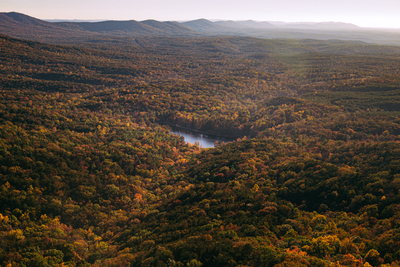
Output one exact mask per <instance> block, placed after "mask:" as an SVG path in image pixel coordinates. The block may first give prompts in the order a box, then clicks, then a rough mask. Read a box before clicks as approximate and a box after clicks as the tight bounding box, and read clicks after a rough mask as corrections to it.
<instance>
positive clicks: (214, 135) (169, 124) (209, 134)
mask: <svg viewBox="0 0 400 267" xmlns="http://www.w3.org/2000/svg"><path fill="white" fill-rule="evenodd" d="M161 125H168V126H170V127H175V128H179V129H183V130H187V131H190V132H194V133H198V134H204V135H206V136H209V137H213V138H226V139H232V140H231V141H233V140H236V139H238V138H240V136H239V137H238V136H232V135H223V134H214V133H209V132H204V131H200V130H196V129H192V128H188V127H184V126H179V125H177V124H172V123H167V122H165V123H163V124H161Z"/></svg>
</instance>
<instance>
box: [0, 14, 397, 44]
mask: <svg viewBox="0 0 400 267" xmlns="http://www.w3.org/2000/svg"><path fill="white" fill-rule="evenodd" d="M0 33H1V34H5V35H9V36H12V37H16V38H22V39H28V40H34V41H41V42H48V43H72V42H85V41H90V40H92V41H93V40H96V41H99V40H100V39H102V38H103V39H104V38H108V39H110V38H117V37H139V36H164V37H167V36H169V37H194V36H249V37H256V38H264V39H265V38H266V39H276V38H285V39H287V38H289V39H317V40H332V39H338V40H351V41H362V42H367V43H375V44H390V45H400V32H396V31H393V30H391V31H388V30H378V29H367V28H362V27H359V26H357V25H354V24H350V23H343V22H319V23H315V22H301V23H286V22H277V21H271V22H267V21H261V22H259V21H254V20H247V21H232V20H229V21H210V20H206V19H197V20H192V21H186V22H171V21H167V22H160V21H156V20H146V21H135V20H129V21H98V22H89V21H85V22H74V21H64V22H63V21H59V22H49V21H44V20H40V19H36V18H33V17H30V16H27V15H24V14H20V13H16V12H10V13H0Z"/></svg>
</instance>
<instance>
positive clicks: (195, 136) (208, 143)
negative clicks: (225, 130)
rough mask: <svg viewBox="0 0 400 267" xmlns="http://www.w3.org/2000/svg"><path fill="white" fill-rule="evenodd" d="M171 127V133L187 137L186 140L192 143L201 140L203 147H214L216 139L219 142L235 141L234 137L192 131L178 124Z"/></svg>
mask: <svg viewBox="0 0 400 267" xmlns="http://www.w3.org/2000/svg"><path fill="white" fill-rule="evenodd" d="M170 127H171V129H172V131H171V133H173V134H178V135H180V136H183V137H184V138H185V142H188V143H191V144H194V143H196V142H199V143H200V146H202V147H203V148H209V147H214V142H215V141H218V142H231V141H233V138H232V139H230V138H225V137H221V136H215V135H206V134H201V133H197V132H194V131H191V130H189V129H183V128H180V127H176V126H170Z"/></svg>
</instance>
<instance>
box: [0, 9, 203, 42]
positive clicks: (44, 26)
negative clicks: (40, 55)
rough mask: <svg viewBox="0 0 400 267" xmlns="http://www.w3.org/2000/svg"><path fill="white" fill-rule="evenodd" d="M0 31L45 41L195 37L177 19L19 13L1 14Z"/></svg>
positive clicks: (191, 31)
mask: <svg viewBox="0 0 400 267" xmlns="http://www.w3.org/2000/svg"><path fill="white" fill-rule="evenodd" d="M0 33H2V34H6V35H9V36H12V37H17V38H25V39H31V40H39V41H47V40H48V39H51V38H54V37H55V36H57V37H59V38H64V39H65V38H68V37H75V38H76V37H83V36H85V37H96V36H102V35H111V36H125V37H135V36H196V35H198V33H197V32H195V31H193V30H192V29H190V28H188V27H186V26H184V25H182V24H180V23H176V22H159V21H155V20H147V21H143V22H138V21H135V20H129V21H101V22H47V21H44V20H39V19H36V18H33V17H30V16H27V15H24V14H21V13H16V12H10V13H0Z"/></svg>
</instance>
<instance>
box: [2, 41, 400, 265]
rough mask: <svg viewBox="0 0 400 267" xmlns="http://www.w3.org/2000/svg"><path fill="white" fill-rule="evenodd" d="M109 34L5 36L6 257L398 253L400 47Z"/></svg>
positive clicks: (87, 259)
mask: <svg viewBox="0 0 400 267" xmlns="http://www.w3.org/2000/svg"><path fill="white" fill-rule="evenodd" d="M115 40H116V41H115V44H113V42H112V40H110V39H106V40H102V41H101V42H98V43H94V42H88V43H79V44H75V45H50V44H45V43H37V42H33V41H25V40H19V39H13V38H11V37H8V36H5V35H0V264H1V266H3V267H9V266H277V267H280V266H282V267H283V266H399V265H400V196H399V193H400V117H399V115H400V72H399V69H398V66H399V64H400V48H399V47H396V46H379V45H368V44H365V43H356V42H344V41H337V40H333V41H317V40H284V39H282V40H261V39H256V38H248V37H191V38H169V37H157V38H156V37H140V38H135V39H126V40H125V41H124V42H120V40H121V39H119V38H116V39H115ZM170 124H173V125H179V126H182V127H187V128H191V129H194V130H199V131H203V132H206V133H209V134H217V135H221V136H229V137H231V138H234V139H235V140H236V141H233V142H229V143H226V144H225V143H222V144H217V145H216V147H215V148H209V149H205V148H202V147H201V146H199V145H198V144H188V143H185V142H184V140H183V138H181V137H180V136H177V135H173V134H170V129H169V126H168V125H170Z"/></svg>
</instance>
